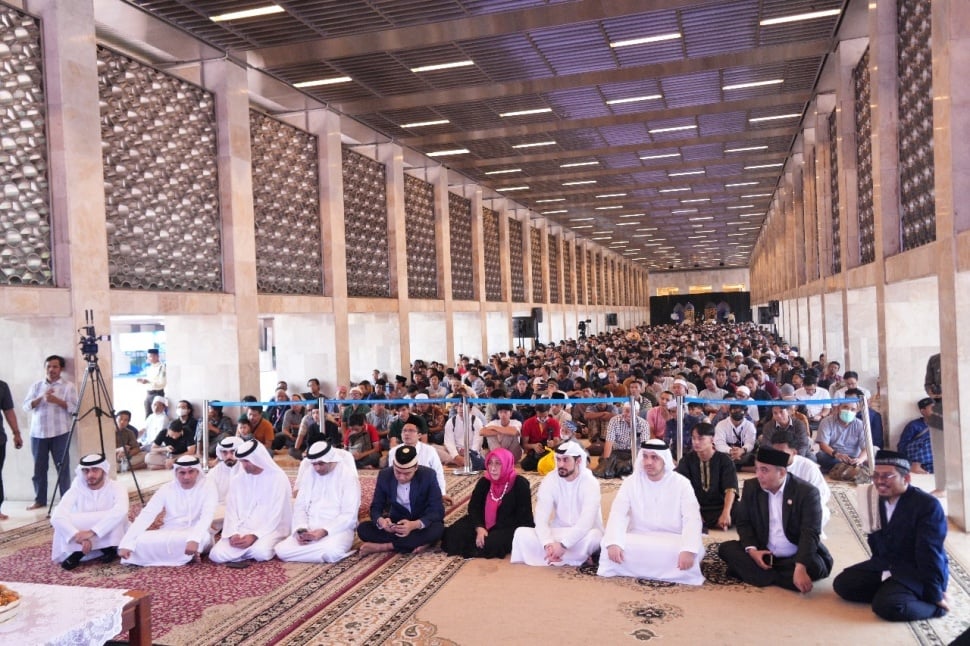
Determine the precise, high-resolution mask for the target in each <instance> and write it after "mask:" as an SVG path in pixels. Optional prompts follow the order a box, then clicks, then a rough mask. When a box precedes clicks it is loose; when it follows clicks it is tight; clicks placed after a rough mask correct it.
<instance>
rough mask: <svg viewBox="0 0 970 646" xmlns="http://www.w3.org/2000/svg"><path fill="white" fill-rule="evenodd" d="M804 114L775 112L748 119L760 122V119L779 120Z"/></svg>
mask: <svg viewBox="0 0 970 646" xmlns="http://www.w3.org/2000/svg"><path fill="white" fill-rule="evenodd" d="M800 116H802V114H801V113H800V112H792V113H789V114H773V115H771V116H769V117H752V118H750V119H748V122H749V123H758V122H759V121H777V120H779V119H796V118H798V117H800Z"/></svg>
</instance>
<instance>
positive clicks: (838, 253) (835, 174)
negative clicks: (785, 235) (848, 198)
mask: <svg viewBox="0 0 970 646" xmlns="http://www.w3.org/2000/svg"><path fill="white" fill-rule="evenodd" d="M835 117H836V114H835V110H832V112H831V113H830V114H829V119H828V121H829V128H828V130H829V191H830V195H831V196H832V205H831V206H832V257H831V259H830V261H831V262H830V267H831V269H832V275H835V274H839V273H842V234H841V232H840V223H841V216H840V214H839V143H838V139H837V138H836V135H837V134H838V133H837V130H836V126H835V124H836V118H835Z"/></svg>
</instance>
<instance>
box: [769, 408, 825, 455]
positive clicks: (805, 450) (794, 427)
mask: <svg viewBox="0 0 970 646" xmlns="http://www.w3.org/2000/svg"><path fill="white" fill-rule="evenodd" d="M769 419H770V418H769ZM788 422H789V423H788V426H786V427H784V428H782V427H781V426H778V422H776V421H775V420H774V419H770V421H769V422H768V423H766V424H765V425H764V427H762V429H761V437H760V438H759V439H758V446H760V447H768V448H771V436H772V435H774V434H775V433H776V432H777V431H789V432H790V433H791V434H792V437H793V438H795V442H794V444H792V445H791V448H793V449H795V451H797V452H798V455H800V456H802V457H803V458H808V459H809V460H811V461H812V462H818V459H817V458H816V457H815V454H814V453H812V439H811V438H810V437H809V436H808V429H807V428H806V427H805V423H804V422H802V420H800V419H797V418H795V417H792V418H790V419H789V420H788Z"/></svg>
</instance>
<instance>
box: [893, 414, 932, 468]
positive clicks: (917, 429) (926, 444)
mask: <svg viewBox="0 0 970 646" xmlns="http://www.w3.org/2000/svg"><path fill="white" fill-rule="evenodd" d="M916 407H917V408H918V409H919V414H920V417H917V418H916V419H914V420H912V421H911V422H909V423H908V424H907V425H906V426H905V427H904V428H903V433H902V435H900V436H899V444H897V445H896V449H897V450H898V451H899V452H900V453H902V454H903V455H905V456H906V458H907V459H908V460H909V461H910V462H912V464H913V468H912V471H913V473H933V450H932V448H931V446H930V427H929V418H930V416H932V415H933V399H932V398H930V397H924V398H923V399H921V400H919V402H917V404H916Z"/></svg>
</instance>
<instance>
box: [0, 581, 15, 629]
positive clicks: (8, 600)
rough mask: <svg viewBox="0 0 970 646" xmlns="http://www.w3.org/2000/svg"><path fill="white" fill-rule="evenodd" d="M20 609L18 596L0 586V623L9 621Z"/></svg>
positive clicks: (5, 587)
mask: <svg viewBox="0 0 970 646" xmlns="http://www.w3.org/2000/svg"><path fill="white" fill-rule="evenodd" d="M19 609H20V594H19V593H17V592H15V591H14V590H11V589H10V588H8V587H7V586H5V585H3V584H0V623H3V622H5V621H10V620H11V619H13V618H14V617H16V616H17V612H18V610H19Z"/></svg>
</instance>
